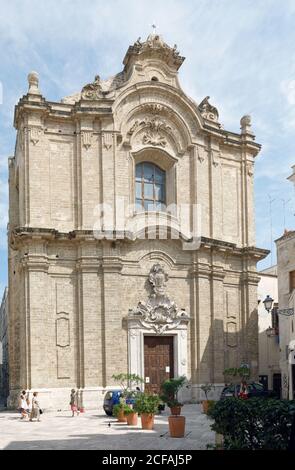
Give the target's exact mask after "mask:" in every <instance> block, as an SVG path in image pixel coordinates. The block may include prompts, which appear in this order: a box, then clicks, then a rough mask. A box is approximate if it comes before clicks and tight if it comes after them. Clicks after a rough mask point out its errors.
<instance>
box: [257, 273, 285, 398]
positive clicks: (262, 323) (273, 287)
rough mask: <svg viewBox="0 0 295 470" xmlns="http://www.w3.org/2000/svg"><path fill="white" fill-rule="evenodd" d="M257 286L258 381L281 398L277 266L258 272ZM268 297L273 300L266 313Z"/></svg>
mask: <svg viewBox="0 0 295 470" xmlns="http://www.w3.org/2000/svg"><path fill="white" fill-rule="evenodd" d="M259 275H260V281H259V284H258V331H259V381H260V383H262V384H263V385H264V386H265V388H267V389H268V390H274V391H275V392H276V394H277V396H278V397H280V396H281V388H282V380H281V370H280V345H279V338H280V328H279V316H278V275H277V266H272V267H270V268H267V269H264V270H263V271H260V272H259ZM267 295H269V296H270V297H271V298H272V299H273V300H274V304H273V308H272V310H271V312H267V311H266V309H265V307H264V304H263V301H264V299H265V298H266V296H267Z"/></svg>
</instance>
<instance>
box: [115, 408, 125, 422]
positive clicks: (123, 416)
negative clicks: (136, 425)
mask: <svg viewBox="0 0 295 470" xmlns="http://www.w3.org/2000/svg"><path fill="white" fill-rule="evenodd" d="M117 419H118V421H119V423H126V422H127V418H126V416H125V414H124V410H120V411H119V413H118V415H117Z"/></svg>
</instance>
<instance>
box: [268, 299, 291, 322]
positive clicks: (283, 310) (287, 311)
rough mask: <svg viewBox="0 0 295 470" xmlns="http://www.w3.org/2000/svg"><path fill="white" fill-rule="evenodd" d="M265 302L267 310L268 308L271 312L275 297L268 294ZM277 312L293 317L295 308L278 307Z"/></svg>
mask: <svg viewBox="0 0 295 470" xmlns="http://www.w3.org/2000/svg"><path fill="white" fill-rule="evenodd" d="M263 303H264V308H265V310H267V312H270V311H271V309H272V304H273V299H272V298H271V297H270V295H267V296H266V298H265V299H264V301H263ZM277 312H278V314H279V315H284V316H285V317H291V316H293V315H294V309H293V308H282V309H278V310H277Z"/></svg>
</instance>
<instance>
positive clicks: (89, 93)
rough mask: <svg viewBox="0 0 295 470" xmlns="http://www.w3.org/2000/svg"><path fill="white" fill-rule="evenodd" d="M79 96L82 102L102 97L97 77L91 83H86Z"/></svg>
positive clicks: (98, 77)
mask: <svg viewBox="0 0 295 470" xmlns="http://www.w3.org/2000/svg"><path fill="white" fill-rule="evenodd" d="M81 96H82V99H84V100H98V99H99V98H101V97H102V96H103V93H102V87H101V81H100V76H99V75H96V76H95V79H94V82H93V83H88V85H85V86H84V87H83V88H82V93H81Z"/></svg>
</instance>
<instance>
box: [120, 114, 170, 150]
mask: <svg viewBox="0 0 295 470" xmlns="http://www.w3.org/2000/svg"><path fill="white" fill-rule="evenodd" d="M144 127H146V128H147V131H146V133H145V134H144V136H143V140H142V143H143V144H144V145H149V144H150V145H155V146H159V147H166V145H167V140H166V138H165V136H164V135H163V131H164V132H167V131H170V132H171V131H172V128H171V126H169V125H168V124H166V122H165V121H162V120H161V119H159V118H158V117H154V118H152V119H150V118H145V119H143V120H142V121H139V120H137V121H135V122H134V124H133V126H132V127H131V128H130V130H129V132H128V134H129V135H132V134H134V132H135V131H136V130H139V129H140V128H144Z"/></svg>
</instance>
